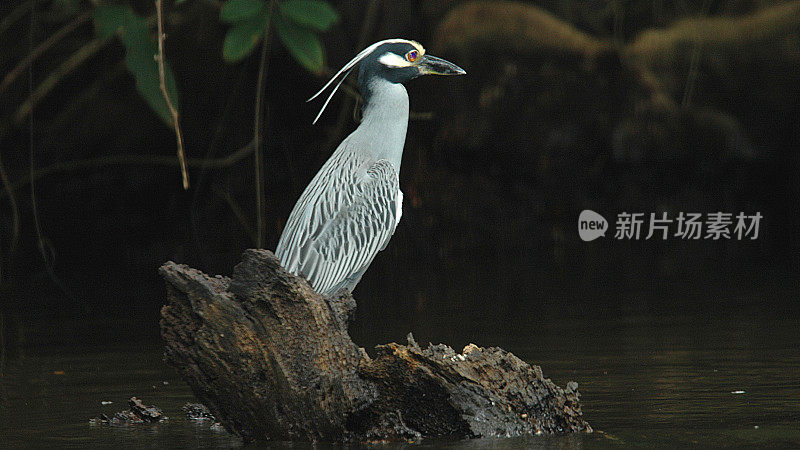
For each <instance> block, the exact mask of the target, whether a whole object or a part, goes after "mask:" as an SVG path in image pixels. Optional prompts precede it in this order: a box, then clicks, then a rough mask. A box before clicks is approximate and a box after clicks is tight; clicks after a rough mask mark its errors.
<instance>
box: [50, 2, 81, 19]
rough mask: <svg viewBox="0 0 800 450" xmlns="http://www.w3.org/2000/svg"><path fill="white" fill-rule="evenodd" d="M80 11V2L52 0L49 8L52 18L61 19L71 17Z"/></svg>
mask: <svg viewBox="0 0 800 450" xmlns="http://www.w3.org/2000/svg"><path fill="white" fill-rule="evenodd" d="M80 10H81V1H80V0H53V3H52V4H51V5H50V8H49V13H50V14H52V15H53V16H54V18H59V19H61V18H67V17H73V16H75V15H76V14H78V13H79V12H80Z"/></svg>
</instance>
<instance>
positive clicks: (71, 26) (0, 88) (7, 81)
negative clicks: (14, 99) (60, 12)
mask: <svg viewBox="0 0 800 450" xmlns="http://www.w3.org/2000/svg"><path fill="white" fill-rule="evenodd" d="M90 17H91V13H89V12H86V13H83V14H81V15H80V16H78V17H77V18H75V20H73V21H72V22H70V23H68V24H66V25H64V27H63V28H61V29H60V30H58V31H56V32H55V33H53V35H52V36H50V37H49V38H47V40H45V41H44V42H42V43H41V44H39V46H37V47H36V48H35V49H33V51H31V52H30V53H28V55H27V56H26V57H25V59H23V60H22V61H20V63H19V64H17V66H16V67H14V69H13V70H11V72H9V73H8V74H6V76H5V77H4V78H3V82H2V83H0V95H3V92H5V91H6V89H8V87H9V86H11V84H13V83H14V81H16V79H17V78H19V76H20V75H21V74H22V73H23V72H24V71H25V69H27V68H28V67H29V66H30V65H31V64H32V63H33V61H35V60H36V58H38V57H40V56H42V54H43V53H44V52H46V51H47V50H49V49H50V47H52V46H53V45H55V44H57V43H58V42H59V41H60V40H61V39H63V38H64V37H65V36H66V35H68V34H69V33H71V32H72V31H74V30H75V29H76V28H78V27H79V26H81V25H83V23H84V22H86V21H88V20H89V18H90Z"/></svg>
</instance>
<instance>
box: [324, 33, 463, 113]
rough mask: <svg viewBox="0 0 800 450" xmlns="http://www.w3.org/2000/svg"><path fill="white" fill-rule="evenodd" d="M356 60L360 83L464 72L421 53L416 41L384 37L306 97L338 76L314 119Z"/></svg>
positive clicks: (439, 59) (399, 81)
mask: <svg viewBox="0 0 800 450" xmlns="http://www.w3.org/2000/svg"><path fill="white" fill-rule="evenodd" d="M359 63H361V68H360V69H359V71H358V81H359V84H360V85H361V86H366V85H368V84H369V83H370V82H371V81H372V80H376V79H382V80H386V81H389V82H391V83H405V82H406V81H409V80H413V79H414V78H417V77H418V76H421V75H464V74H466V73H467V72H465V71H464V69H462V68H460V67H458V66H457V65H455V64H453V63H451V62H449V61H445V60H444V59H441V58H437V57H435V56H431V55H427V54H425V49H424V48H423V47H422V45H420V44H419V43H417V42H414V41H409V40H406V39H387V40H384V41H380V42H376V43H374V44H372V45H370V46H369V47H367V48H365V49H364V50H362V51H361V53H359V54H358V55H356V57H355V58H353V59H351V60H350V62H348V63H347V64H345V65H344V67H342V68H341V69H340V70H339V72H337V73H336V75H334V76H333V78H331V79H330V81H328V83H327V84H325V86H323V87H322V89H320V90H319V92H317V93H316V94H314V96H313V97H311V98H310V99H308V101H311V100H314V99H315V98H316V97H317V96H318V95H320V94H321V93H322V92H324V91H325V89H327V88H328V87H329V86H331V85H332V84H333V83H334V82H336V81H337V80H338V82H337V83H336V85H335V86H334V88H333V90H332V91H331V93H330V95H329V96H328V99H327V100H326V101H325V104H324V105H323V106H322V109H321V110H320V112H319V114H317V117H316V118H315V119H314V123H316V122H317V120H318V119H319V117H320V116H321V115H322V111H325V107H326V106H328V102H330V100H331V98H333V94H335V93H336V90H337V89H339V86H341V84H342V82H344V80H345V78H347V75H349V74H350V72H352V71H353V69H354V68H355V66H356V65H357V64H359Z"/></svg>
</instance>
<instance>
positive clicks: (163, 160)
mask: <svg viewBox="0 0 800 450" xmlns="http://www.w3.org/2000/svg"><path fill="white" fill-rule="evenodd" d="M252 151H253V145H252V143H250V144H247V145H245V146H244V147H242V148H240V149H239V150H236V151H235V152H233V153H231V154H230V155H228V156H225V157H222V158H217V159H199V158H188V159H187V160H186V162H187V164H188V165H189V166H190V167H199V168H203V167H205V168H209V169H216V168H222V167H228V166H232V165H233V164H236V163H237V162H239V161H241V160H242V159H244V158H246V157H248V156H250V153H251V152H252ZM179 164H180V162H179V161H178V160H176V159H175V158H174V157H172V156H159V155H126V154H120V155H109V156H100V157H97V158H89V159H79V160H73V161H63V162H58V163H54V164H51V165H49V166H45V167H41V168H39V169H37V170H35V171H34V172H33V174H32V176H33V178H32V179H33V180H34V181H35V180H38V179H40V178H43V177H46V176H50V175H56V174H60V173H68V172H73V171H77V170H85V169H94V168H98V167H106V166H120V165H121V166H127V165H130V166H164V167H175V166H178V165H179ZM30 181H31V175H27V176H24V177H23V178H21V179H19V180H17V181H15V182H13V183H10V182H9V183H8V184H6V183H5V182H4V183H3V184H4V186H5V189H3V190H2V191H0V198H3V196H4V195H6V194H8V193H11V195H9V197H11V196H13V192H14V190H16V189H18V188H19V187H20V186H22V185H26V184H28V183H30Z"/></svg>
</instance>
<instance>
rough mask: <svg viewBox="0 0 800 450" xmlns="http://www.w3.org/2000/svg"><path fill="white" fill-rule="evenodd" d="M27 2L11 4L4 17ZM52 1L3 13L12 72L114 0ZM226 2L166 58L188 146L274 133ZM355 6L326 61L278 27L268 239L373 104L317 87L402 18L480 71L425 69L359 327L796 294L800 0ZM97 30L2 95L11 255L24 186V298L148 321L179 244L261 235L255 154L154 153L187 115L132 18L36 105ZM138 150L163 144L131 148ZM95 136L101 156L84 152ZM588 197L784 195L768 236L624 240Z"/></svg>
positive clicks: (772, 209)
mask: <svg viewBox="0 0 800 450" xmlns="http://www.w3.org/2000/svg"><path fill="white" fill-rule="evenodd" d="M20 4H21V2H4V3H3V5H1V6H0V15H2V16H3V17H7V15H8V14H9V13H10V12H12V11H14V10H15V9H16V8H18V7H19V6H20ZM35 4H36V6H35V8H36V11H37V14H36V15H35V16H34V17H35V20H34V22H33V23H32V24H31V22H30V21H29V20H28V18H27V16H26V18H25V19H22V20H19V21H17V22H15V23H13V24H12V25H11V26H10V27H9V28H8V29H7V30H5V32H4V33H3V35H2V37H1V39H2V42H3V45H2V48H0V66H1V67H3V70H2V73H3V76H5V74H6V73H8V72H10V71H11V69H12V68H13V67H15V66H16V65H17V64H18V63H19V62H20V61H22V60H23V58H25V56H26V55H27V54H28V53H29V52H30V51H31V48H32V47H35V46H37V45H39V44H40V43H42V42H43V41H45V40H46V39H47V38H48V37H49V36H51V35H52V34H53V33H54V32H55V31H56V30H58V29H60V28H61V27H63V26H64V24H65V23H68V22H70V21H71V20H74V18H75V17H78V15H79V14H81V12H88V11H91V10H93V9H94V8H96V7H97V5H96V4H95V3H93V2H88V1H87V2H77V4H78V5H79V8H78V11H75V12H74V13H70V14H61V15H59V14H58V13H57V11H56V12H54V10H53V5H52V4H51V3H50V2H46V1H42V2H39V3H35ZM129 4H130V5H131V6H132V7H133V8H134V10H135V11H137V12H138V13H139V14H141V15H142V16H144V17H148V16H153V15H154V8H153V4H152V2H149V1H138V0H136V1H131V2H129ZM219 6H220V4H219V3H217V2H215V1H213V0H188V1H185V2H183V3H181V4H179V5H176V4H174V3H172V2H166V3H165V9H166V16H165V28H166V30H167V33H168V36H167V40H166V57H167V60H168V62H169V64H170V66H171V67H172V70H173V71H174V74H175V78H176V81H177V89H178V91H179V93H180V111H181V125H182V129H183V135H184V139H185V147H186V152H187V154H188V156H189V157H190V158H199V159H215V158H223V157H225V156H227V155H231V154H236V152H237V151H239V150H240V149H242V148H244V147H246V146H247V145H248V143H250V142H251V140H252V138H253V132H254V130H253V112H254V101H255V100H254V99H255V96H256V89H255V86H256V81H257V74H258V70H259V65H260V61H259V57H258V56H259V50H258V49H256V50H255V51H254V52H253V53H252V54H251V55H250V56H249V57H247V58H244V59H243V60H242V61H241V62H239V63H227V62H226V61H225V60H224V59H223V56H222V55H223V54H222V46H223V40H224V38H225V35H226V32H227V30H228V28H229V26H228V25H227V24H225V23H223V22H221V21H220V20H219V15H220V10H219ZM334 7H335V9H336V10H337V11H338V13H339V16H340V19H339V21H338V22H337V23H336V24H334V25H333V27H332V28H331V29H330V31H329V32H326V33H324V34H321V35H320V36H321V39H322V42H323V43H324V48H325V60H326V65H325V67H324V68H323V70H322V73H321V74H315V73H312V72H310V71H308V70H307V69H306V68H304V67H303V66H302V65H300V64H298V63H297V62H296V60H295V59H294V58H293V57H292V55H291V54H290V52H289V51H288V50H287V49H286V47H285V46H283V45H280V44H279V42H278V40H277V39H276V38H275V36H274V35H272V34H271V35H270V36H271V37H270V41H271V45H270V48H269V53H268V63H269V64H268V69H267V72H266V82H265V90H264V97H263V98H264V103H265V108H264V111H265V113H264V122H263V124H264V125H263V155H264V161H263V169H264V173H265V179H264V185H265V192H266V198H265V204H264V216H263V217H264V229H265V242H266V244H265V247H266V248H269V249H272V248H274V246H275V244H276V243H277V240H278V237H279V235H280V232H281V230H282V226H283V223H284V221H285V220H286V217H287V216H288V214H289V212H290V210H291V208H292V206H293V204H294V202H295V201H296V199H297V198H298V197H299V195H300V193H301V192H302V189H303V188H304V187H305V185H306V184H307V183H308V182H309V181H310V179H311V177H313V175H314V174H315V173H316V171H317V170H318V169H319V167H320V166H321V164H322V163H323V162H324V161H325V160H326V158H327V157H328V156H329V155H330V153H331V152H332V151H333V149H334V148H335V147H336V145H337V144H338V143H339V142H340V141H341V139H343V138H344V137H345V136H346V134H347V133H349V132H350V131H351V130H352V129H354V127H355V122H354V120H353V117H354V114H353V111H356V110H357V103H356V99H355V98H354V97H355V96H354V95H353V94H352V93H351V94H347V93H340V94H338V95H337V97H336V98H335V99H334V100H333V102H332V104H331V105H330V106H329V109H328V110H327V111H326V113H325V114H324V115H323V116H322V118H321V120H320V122H319V123H318V124H317V125H316V126H312V125H311V121H312V120H313V118H314V116H315V115H316V113H317V111H318V108H319V106H320V104H321V103H319V102H317V103H310V104H309V103H305V100H306V99H307V98H308V97H310V96H311V95H312V94H313V93H314V92H315V91H316V90H317V89H318V88H319V87H321V86H322V85H323V84H324V82H325V81H326V80H327V77H328V76H329V75H330V74H331V73H332V72H335V70H337V69H338V67H340V66H341V65H342V64H344V62H346V61H347V60H349V59H350V58H351V57H352V56H353V55H354V54H355V53H357V52H358V51H359V50H360V49H361V48H363V47H365V46H366V45H368V44H369V43H371V42H374V41H377V40H380V39H384V38H390V37H405V38H409V39H415V40H417V41H419V42H421V43H422V44H423V45H425V46H426V48H427V49H428V51H429V52H430V53H432V54H434V55H437V56H441V57H445V58H447V59H449V60H451V61H454V62H455V63H457V64H459V65H460V66H462V67H464V68H465V69H466V70H467V72H468V76H466V77H458V78H430V77H428V78H422V79H418V80H415V81H413V82H411V83H409V85H408V90H409V95H410V97H411V108H412V119H411V122H410V126H409V132H408V139H407V144H406V150H405V154H404V159H403V167H402V170H401V175H400V180H401V187H402V189H403V191H404V193H405V203H404V214H403V220H402V222H401V224H400V226H399V227H398V229H397V231H396V233H395V236H394V237H393V239H392V241H391V243H390V245H389V247H388V248H387V250H386V251H384V252H382V253H381V254H380V255H379V256H378V257H377V258H376V260H375V262H374V263H373V265H372V267H371V268H370V270H369V271H368V272H367V274H366V275H365V277H364V279H363V281H362V283H361V284H360V285H359V287H358V289H357V290H356V291H355V295H356V298H357V299H358V301H359V315H358V325H357V327H356V328H358V329H361V330H364V329H367V330H371V332H370V333H371V334H370V339H373V338H374V339H375V340H376V341H385V340H387V339H397V338H398V337H399V336H402V335H403V334H404V333H405V332H406V331H408V329H409V328H413V329H415V330H418V329H419V330H426V329H437V330H444V331H441V332H440V333H441V334H442V335H440V336H436V337H437V338H441V339H446V338H447V336H446V334H447V333H456V331H447V330H460V329H463V328H465V327H467V328H468V327H480V326H484V325H480V324H482V323H483V324H489V323H496V322H498V321H500V322H506V323H509V324H510V325H509V328H510V329H511V328H513V326H512V325H513V324H514V323H523V322H526V323H527V322H534V321H546V318H547V317H548V315H576V316H585V315H592V314H608V315H617V314H664V313H673V312H676V311H681V310H683V311H687V310H688V311H694V312H697V313H698V317H710V316H712V315H717V314H726V313H728V312H729V311H740V310H746V311H750V310H753V311H759V310H760V311H764V310H767V311H771V312H774V313H775V314H777V313H778V312H785V313H792V314H795V313H796V312H797V311H798V308H797V301H796V300H797V294H798V287H800V286H798V270H799V269H800V258H799V257H798V255H799V254H800V253H799V252H798V251H799V250H800V241H799V240H798V236H797V230H798V228H800V208H798V199H800V177H798V173H799V171H800V159H799V158H798V148H800V145H799V144H800V106H798V105H800V89H798V86H800V83H799V82H800V20H798V19H800V7H798V2H783V1H755V0H753V1H744V0H742V1H705V2H694V3H692V2H666V1H657V2H652V1H646V2H645V1H629V2H605V1H593V0H586V1H578V2H562V1H554V0H542V1H532V2H525V3H514V4H511V3H503V2H482V3H478V4H475V3H470V2H462V1H455V0H452V1H441V2H425V1H421V0H420V1H392V2H377V1H376V2H371V3H366V2H361V1H349V0H345V1H338V2H334ZM151 25H152V23H151ZM31 26H32V28H31ZM715 27H716V28H715ZM154 30H155V27H154V26H151V31H152V32H153V42H155V33H154ZM720 30H721V31H720ZM95 36H96V33H95V29H94V27H93V26H92V23H91V21H87V22H85V23H83V24H82V25H80V26H79V27H78V28H77V29H76V30H75V31H74V32H73V33H71V34H69V35H68V36H66V37H64V38H63V39H60V40H59V41H58V42H57V43H55V45H53V46H52V47H50V48H49V49H48V50H47V52H46V53H45V54H44V55H42V56H41V57H39V58H38V59H36V60H35V62H34V64H33V66H32V71H31V73H30V77H31V79H30V83H31V84H30V86H29V80H28V72H25V74H24V76H22V77H20V78H19V79H18V80H17V81H16V82H15V83H13V84H12V85H11V86H10V87H9V88H8V89H7V90H6V91H5V92H2V93H1V94H0V99H2V101H1V102H0V115H2V117H3V119H2V122H1V123H0V143H1V144H0V155H1V156H2V162H3V165H4V167H5V170H6V172H7V173H8V177H9V180H10V182H11V183H13V185H14V198H15V201H16V206H17V208H18V210H19V217H20V227H19V230H20V232H19V236H18V237H19V239H18V245H17V248H16V249H15V251H14V252H13V253H10V250H11V246H12V242H13V240H14V239H13V237H14V229H13V217H14V215H13V209H12V204H11V203H10V198H9V196H8V190H7V188H5V187H4V188H3V191H2V193H1V194H0V244H1V245H0V251H2V254H1V255H0V258H2V261H1V262H2V268H3V271H2V289H1V290H0V292H1V294H0V295H2V299H3V301H2V308H3V310H4V311H5V312H4V313H5V314H7V315H11V316H22V317H28V316H32V315H36V316H43V317H79V318H87V317H90V318H91V317H95V318H111V319H113V320H115V321H117V320H121V319H122V318H126V319H130V318H134V319H142V320H144V321H146V323H149V324H151V326H152V328H153V329H154V328H155V325H156V317H157V313H158V309H159V307H160V305H161V304H162V303H163V300H164V290H163V286H162V283H161V281H160V279H159V278H158V276H157V268H158V266H159V265H160V264H161V263H163V262H164V261H166V260H174V261H177V262H182V263H186V264H189V265H192V266H195V267H198V268H200V269H202V270H204V271H206V272H210V273H220V274H227V273H230V271H231V269H232V267H233V265H234V264H236V262H237V261H238V258H239V255H240V254H241V252H242V250H243V249H245V248H248V247H252V246H254V245H255V238H254V235H255V234H256V233H257V230H258V225H257V223H256V221H257V215H256V210H255V188H254V175H253V173H254V171H253V157H252V156H251V155H247V157H245V158H242V159H240V160H238V161H237V162H235V163H232V164H228V165H224V166H223V167H214V168H205V169H204V168H200V167H198V166H193V167H191V168H190V176H191V187H190V189H189V190H188V191H184V190H183V189H182V188H181V183H180V173H179V171H178V167H177V165H174V164H172V163H165V164H160V163H159V164H156V163H153V162H152V161H148V160H147V158H149V157H153V156H155V157H174V155H175V134H174V132H173V130H172V129H170V128H169V127H167V126H166V125H165V124H164V122H163V121H162V120H160V119H159V116H158V115H157V114H155V113H154V112H153V111H152V110H151V109H150V108H149V107H148V104H147V103H146V102H145V101H144V100H143V99H142V97H141V95H139V93H138V92H137V89H136V83H135V81H134V78H133V77H132V76H131V75H130V73H129V72H128V71H127V70H126V69H125V67H124V65H123V63H122V61H123V58H124V51H125V50H124V46H123V45H122V44H121V43H120V42H119V41H117V40H114V41H111V42H109V43H108V44H107V45H105V46H103V47H102V48H101V49H100V50H98V51H97V52H96V53H95V54H94V55H93V56H91V57H90V58H88V59H87V60H86V61H85V62H84V63H83V64H80V65H79V66H78V67H77V68H76V69H75V70H74V71H72V72H71V73H69V74H67V75H66V76H63V77H61V78H59V79H58V83H57V85H56V86H55V87H54V89H53V90H52V91H51V92H50V93H49V94H48V95H47V96H45V97H44V98H42V99H41V102H39V103H38V104H37V105H36V107H35V108H34V109H33V113H32V114H31V115H30V116H27V117H24V118H23V120H17V119H16V118H15V117H16V116H15V115H16V114H18V111H19V109H20V107H21V106H23V105H24V102H25V101H26V100H27V99H28V98H29V96H30V94H31V91H30V89H31V86H32V87H33V88H36V87H37V86H39V85H40V83H42V82H43V81H45V80H46V79H47V77H48V76H49V75H50V74H52V73H53V71H54V70H56V69H57V68H58V67H59V66H60V65H61V64H62V63H63V62H64V61H65V60H68V58H69V57H70V55H73V54H74V52H75V51H76V50H78V49H80V48H81V47H82V46H85V45H86V44H87V43H89V42H91V41H92V39H94V38H95ZM31 39H32V42H31ZM351 82H352V80H351ZM351 85H352V83H351ZM351 91H352V90H351ZM31 151H32V154H31ZM125 155H141V156H142V159H141V161H139V160H137V161H136V162H132V161H127V162H125V163H124V164H121V163H119V158H121V157H123V156H125ZM92 158H99V159H98V160H97V161H96V163H92V164H90V166H91V167H83V166H80V165H75V164H72V163H70V162H72V161H83V160H87V159H92ZM114 158H117V159H114ZM31 159H32V161H33V167H32V169H31V166H30V162H31ZM54 164H56V165H57V164H67V165H68V166H70V165H71V166H74V167H71V168H70V169H69V170H61V171H58V172H55V173H49V174H44V175H42V176H40V177H35V186H34V187H35V191H33V192H32V191H31V186H30V181H29V179H28V175H29V171H30V170H33V173H34V174H37V173H38V172H40V171H45V170H46V169H47V168H48V167H51V166H52V165H54ZM32 193H34V194H35V197H33V196H32ZM34 198H35V212H36V215H34V202H33V199H34ZM584 209H592V210H595V211H597V212H599V213H601V214H603V215H605V216H606V218H608V219H609V220H610V221H612V222H613V221H614V219H615V217H616V215H617V214H618V213H620V212H623V211H627V212H644V213H647V214H649V213H651V212H654V213H660V212H662V211H666V212H668V213H669V214H670V216H671V217H674V216H675V215H677V213H678V212H680V211H683V212H702V213H711V212H717V211H723V212H731V213H734V214H736V213H738V212H740V211H744V212H746V213H748V214H753V213H755V212H757V211H758V212H761V214H762V215H763V216H764V219H763V220H762V223H761V235H760V237H759V239H758V240H755V241H749V240H746V241H737V240H735V239H734V240H723V241H708V240H701V241H682V240H680V239H678V238H674V237H673V238H670V239H669V240H667V241H655V240H650V241H645V240H640V241H620V240H615V239H613V238H611V234H612V233H609V235H608V236H607V237H606V238H605V239H600V240H597V241H594V242H591V243H585V242H582V241H581V240H580V239H579V237H578V234H577V232H576V231H577V230H576V228H577V217H578V214H579V213H580V211H581V210H584ZM37 217H38V222H39V226H38V229H39V231H38V232H37V225H36V218H37ZM40 243H41V245H40ZM40 250H41V251H40ZM43 255H44V257H43ZM380 324H390V325H388V326H383V325H380ZM391 324H396V325H391ZM409 324H410V325H409ZM354 333H356V334H359V333H364V334H367V333H366V332H363V331H362V332H359V331H354Z"/></svg>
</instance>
